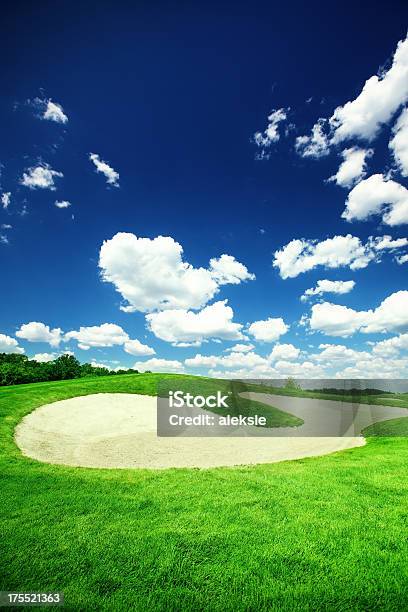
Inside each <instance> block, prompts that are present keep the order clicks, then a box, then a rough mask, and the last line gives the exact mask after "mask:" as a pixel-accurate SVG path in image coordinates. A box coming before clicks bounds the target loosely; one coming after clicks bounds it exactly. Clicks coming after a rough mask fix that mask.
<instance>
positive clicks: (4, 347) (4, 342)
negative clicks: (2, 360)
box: [0, 334, 24, 355]
mask: <svg viewBox="0 0 408 612" xmlns="http://www.w3.org/2000/svg"><path fill="white" fill-rule="evenodd" d="M0 353H18V354H20V355H21V354H22V353H24V349H23V348H21V346H18V342H17V340H16V339H15V338H10V336H6V335H5V334H0Z"/></svg>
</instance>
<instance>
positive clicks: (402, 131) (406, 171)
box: [389, 108, 408, 176]
mask: <svg viewBox="0 0 408 612" xmlns="http://www.w3.org/2000/svg"><path fill="white" fill-rule="evenodd" d="M393 134H394V136H393V138H392V139H391V140H390V144H389V147H390V149H391V151H392V153H393V155H394V158H395V161H396V163H397V166H398V167H399V169H400V172H401V174H402V176H408V108H405V109H404V110H403V111H402V113H401V115H400V116H399V117H398V119H397V122H396V123H395V125H394V127H393Z"/></svg>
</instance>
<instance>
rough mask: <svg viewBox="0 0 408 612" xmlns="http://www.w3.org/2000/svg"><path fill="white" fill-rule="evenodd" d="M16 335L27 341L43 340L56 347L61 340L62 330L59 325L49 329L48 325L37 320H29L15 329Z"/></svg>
mask: <svg viewBox="0 0 408 612" xmlns="http://www.w3.org/2000/svg"><path fill="white" fill-rule="evenodd" d="M16 336H17V338H22V339H24V340H27V341H28V342H45V343H47V344H49V345H50V346H54V347H57V346H59V344H60V342H61V340H62V330H61V329H60V328H59V327H56V328H54V329H50V327H49V325H45V324H44V323H41V322H39V321H30V323H25V324H23V325H22V326H21V327H20V329H19V330H18V331H16Z"/></svg>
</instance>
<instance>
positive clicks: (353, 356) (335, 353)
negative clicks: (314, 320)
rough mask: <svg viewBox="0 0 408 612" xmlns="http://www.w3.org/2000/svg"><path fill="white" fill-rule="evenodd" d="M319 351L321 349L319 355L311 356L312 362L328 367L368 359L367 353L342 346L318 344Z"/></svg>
mask: <svg viewBox="0 0 408 612" xmlns="http://www.w3.org/2000/svg"><path fill="white" fill-rule="evenodd" d="M319 349H322V350H321V351H320V353H317V354H315V355H311V358H312V359H313V360H314V361H318V362H320V363H324V364H328V365H329V366H330V367H333V366H335V367H337V366H339V365H343V364H347V363H350V362H354V363H355V362H357V361H358V360H359V359H368V358H369V356H370V355H369V353H367V352H362V351H355V350H354V349H351V348H347V347H346V346H344V345H342V344H320V345H319Z"/></svg>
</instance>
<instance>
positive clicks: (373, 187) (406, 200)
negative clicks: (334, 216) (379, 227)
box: [341, 174, 408, 225]
mask: <svg viewBox="0 0 408 612" xmlns="http://www.w3.org/2000/svg"><path fill="white" fill-rule="evenodd" d="M374 215H380V216H381V217H382V221H383V222H384V223H385V224H386V225H400V224H402V223H408V189H406V188H405V187H403V185H400V184H399V183H396V182H395V181H393V180H391V179H387V178H385V177H384V176H383V175H382V174H373V175H372V176H370V177H369V178H367V179H364V180H363V181H361V182H360V183H358V185H356V186H355V187H354V188H353V189H352V190H351V191H350V193H349V196H348V198H347V201H346V208H345V210H344V211H343V214H342V215H341V216H342V217H343V219H346V220H347V221H353V220H357V221H365V220H367V219H369V218H370V217H372V216H374Z"/></svg>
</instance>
